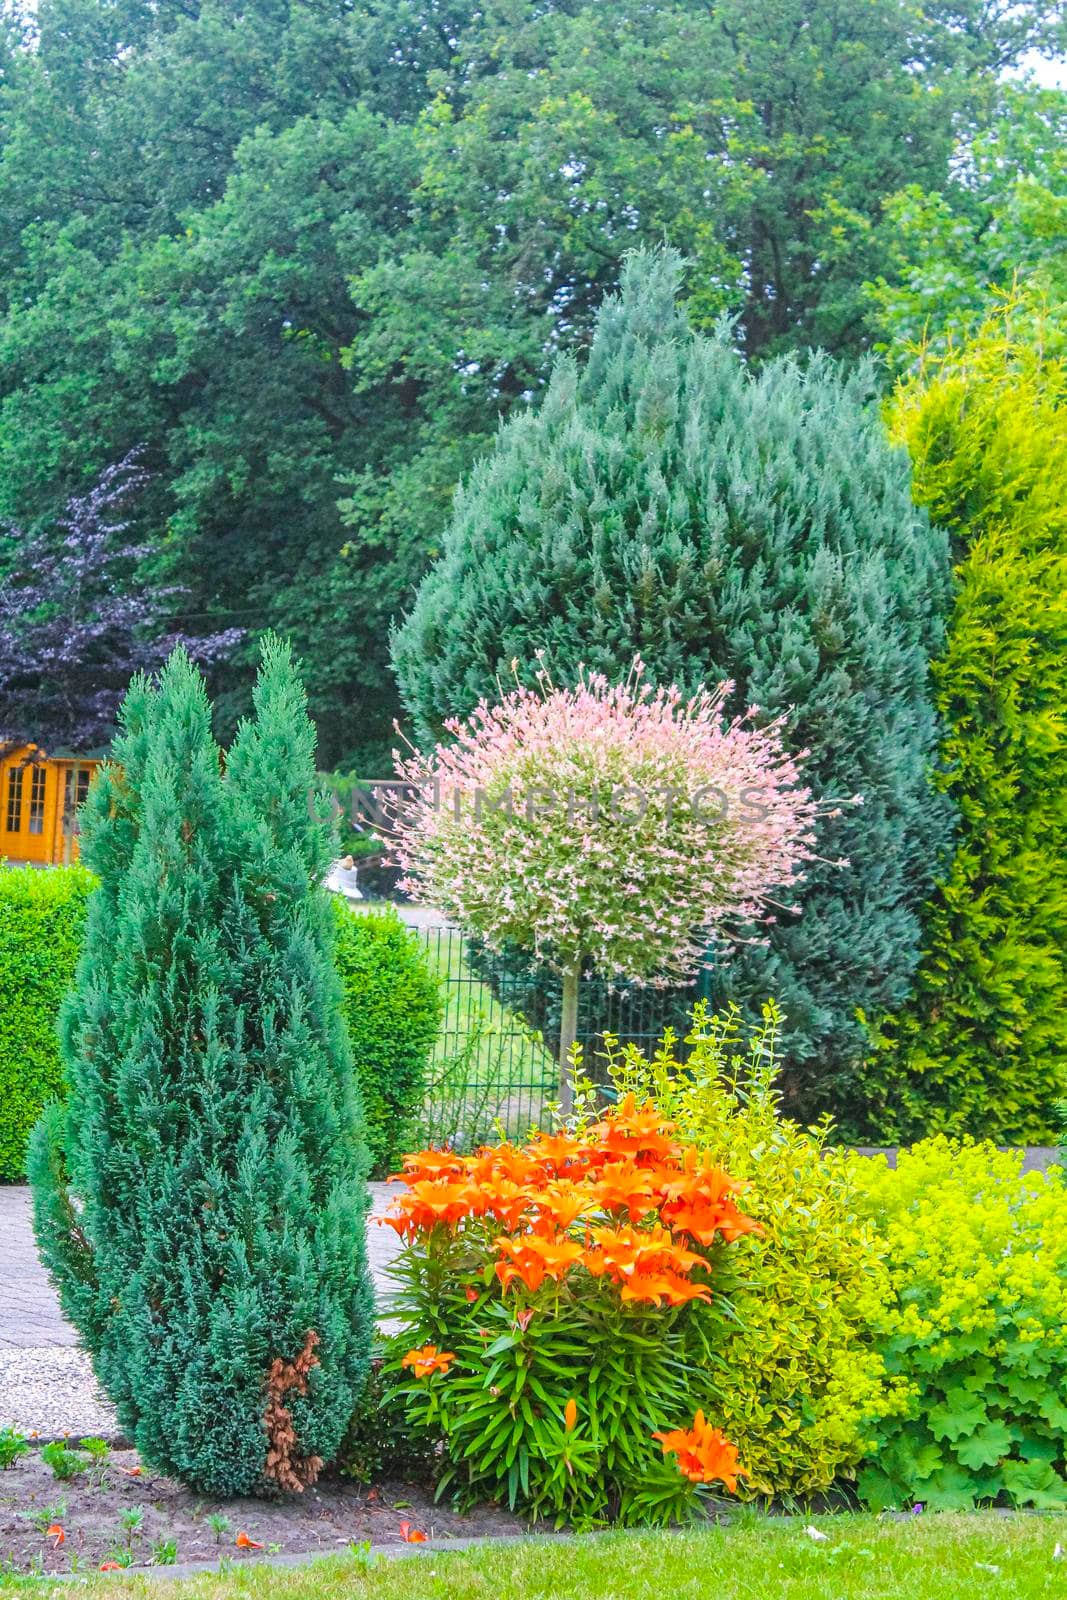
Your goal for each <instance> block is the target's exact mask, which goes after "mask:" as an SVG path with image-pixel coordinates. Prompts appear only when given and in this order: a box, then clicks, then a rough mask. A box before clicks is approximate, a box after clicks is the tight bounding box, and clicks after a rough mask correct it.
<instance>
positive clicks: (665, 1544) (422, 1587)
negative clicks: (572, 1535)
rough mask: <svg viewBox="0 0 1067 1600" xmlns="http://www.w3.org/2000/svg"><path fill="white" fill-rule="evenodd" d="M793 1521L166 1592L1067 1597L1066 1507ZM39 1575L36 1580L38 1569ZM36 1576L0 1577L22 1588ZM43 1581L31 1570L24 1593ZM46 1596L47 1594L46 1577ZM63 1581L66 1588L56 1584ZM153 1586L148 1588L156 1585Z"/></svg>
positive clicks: (114, 1596) (184, 1598)
mask: <svg viewBox="0 0 1067 1600" xmlns="http://www.w3.org/2000/svg"><path fill="white" fill-rule="evenodd" d="M816 1521H817V1526H818V1527H819V1528H820V1529H821V1530H822V1531H824V1532H825V1533H826V1534H827V1535H828V1537H827V1539H826V1540H825V1541H820V1542H817V1541H815V1540H813V1539H812V1538H811V1537H810V1535H809V1534H808V1533H807V1532H806V1531H805V1524H804V1522H803V1520H799V1521H797V1520H790V1521H777V1522H776V1521H769V1520H766V1519H764V1518H762V1517H759V1516H757V1515H755V1514H748V1515H746V1514H744V1513H742V1515H741V1518H740V1520H739V1522H738V1523H737V1525H735V1526H734V1527H732V1528H728V1529H715V1530H712V1531H710V1532H700V1533H686V1534H651V1533H650V1534H603V1535H599V1536H593V1537H589V1538H584V1539H577V1540H567V1541H563V1540H561V1541H559V1542H558V1543H557V1542H554V1541H553V1540H551V1539H544V1540H542V1539H538V1540H522V1541H519V1542H516V1543H515V1544H513V1545H504V1546H501V1545H496V1546H492V1547H484V1548H481V1549H474V1550H470V1551H467V1552H461V1553H454V1554H451V1555H447V1554H445V1553H444V1552H441V1553H440V1554H439V1553H438V1552H436V1551H434V1550H432V1549H427V1550H421V1551H420V1553H419V1554H418V1555H417V1556H413V1557H411V1558H410V1559H403V1560H385V1559H384V1558H376V1557H371V1558H369V1559H368V1558H362V1557H360V1556H359V1555H350V1556H340V1557H331V1558H330V1559H329V1560H327V1561H322V1562H318V1563H316V1564H315V1565H314V1566H311V1567H302V1568H295V1569H270V1568H267V1567H262V1566H261V1567H256V1566H252V1565H250V1566H247V1567H244V1568H241V1569H237V1570H233V1571H230V1572H228V1573H225V1574H223V1575H216V1574H205V1575H202V1576H199V1577H196V1578H191V1579H185V1580H179V1581H176V1582H174V1583H173V1584H171V1583H168V1584H167V1585H166V1588H165V1590H164V1591H162V1593H163V1594H164V1595H165V1596H166V1600H238V1597H240V1596H248V1597H249V1600H985V1597H987V1596H991V1597H995V1600H1014V1597H1018V1600H1023V1597H1026V1600H1030V1597H1031V1596H1038V1595H1041V1596H1048V1597H1050V1600H1052V1597H1059V1600H1063V1597H1064V1596H1065V1595H1067V1557H1062V1558H1060V1559H1057V1558H1056V1557H1055V1556H1054V1551H1055V1548H1056V1545H1057V1543H1059V1544H1060V1545H1061V1546H1063V1547H1064V1548H1067V1516H1055V1517H1045V1516H1025V1515H1013V1516H1006V1517H1003V1516H994V1515H989V1514H987V1515H978V1516H972V1515H958V1516H953V1515H947V1514H946V1515H941V1516H923V1517H914V1518H909V1519H907V1520H906V1521H903V1522H880V1521H878V1520H877V1519H876V1518H874V1517H870V1516H855V1517H849V1516H839V1517H832V1518H829V1517H828V1518H819V1519H816ZM45 1582H46V1584H48V1580H45ZM146 1586H147V1587H151V1586H152V1580H151V1579H150V1578H144V1577H137V1578H133V1577H130V1578H121V1579H113V1578H94V1579H92V1580H91V1581H90V1584H89V1592H90V1594H91V1595H92V1597H93V1600H119V1597H121V1596H130V1595H131V1594H133V1595H138V1594H143V1593H144V1592H145V1589H146ZM32 1587H34V1580H28V1579H22V1580H17V1581H9V1582H8V1584H7V1586H5V1584H4V1581H3V1580H2V1579H0V1594H13V1595H14V1594H18V1595H19V1596H23V1595H25V1593H26V1590H27V1589H28V1588H32ZM43 1587H44V1585H42V1584H41V1581H40V1580H36V1589H35V1592H37V1593H40V1592H41V1590H42V1588H43ZM49 1587H50V1591H51V1593H53V1594H57V1593H59V1588H58V1586H56V1585H55V1584H54V1582H52V1583H50V1584H49ZM64 1592H70V1591H69V1589H67V1588H66V1586H64ZM155 1592H156V1593H157V1594H158V1593H159V1591H158V1590H156V1591H155Z"/></svg>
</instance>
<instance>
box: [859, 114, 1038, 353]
mask: <svg viewBox="0 0 1067 1600" xmlns="http://www.w3.org/2000/svg"><path fill="white" fill-rule="evenodd" d="M884 236H885V239H886V256H887V275H884V276H881V277H879V278H878V280H877V281H876V282H874V283H872V284H870V285H868V291H867V292H868V295H869V298H870V300H871V302H872V305H873V306H874V308H875V315H876V317H877V319H878V321H879V323H880V324H881V326H882V328H883V330H884V333H885V335H886V340H885V343H884V345H883V348H884V349H885V350H886V353H887V354H888V356H889V358H890V360H891V362H892V363H893V364H894V365H896V366H897V367H902V366H906V365H907V364H908V362H909V361H912V360H914V358H915V353H916V350H917V349H918V347H919V346H920V345H921V346H922V347H923V348H925V349H926V350H928V351H930V350H936V351H939V352H943V351H944V350H945V349H946V347H947V345H948V343H949V342H950V341H952V340H953V339H956V340H958V339H959V338H961V337H966V336H967V335H968V333H970V332H972V331H973V330H974V328H975V326H976V325H977V324H978V323H981V322H982V320H983V319H984V318H985V316H986V315H987V314H988V312H989V309H990V304H991V301H992V300H993V299H994V298H995V297H996V296H997V295H998V294H999V295H1005V294H1008V293H1010V291H1011V290H1012V287H1013V285H1014V284H1015V283H1016V282H1017V281H1020V282H1023V283H1026V284H1028V285H1031V286H1032V288H1033V290H1034V291H1035V293H1034V294H1033V295H1032V296H1031V297H1030V298H1029V299H1026V298H1024V299H1022V300H1018V301H1016V303H1015V305H1014V307H1013V310H1012V323H1013V326H1014V327H1015V328H1016V330H1019V329H1021V326H1022V319H1023V317H1024V315H1025V311H1026V307H1027V305H1030V306H1044V305H1045V304H1046V303H1047V304H1051V305H1064V304H1065V303H1067V91H1064V90H1062V89H1047V90H1033V89H1026V90H1020V89H1018V88H1017V87H1015V86H1012V85H1006V86H1004V87H1003V88H1002V89H1001V91H1000V94H999V96H998V99H997V103H996V105H995V107H994V113H993V116H992V117H991V118H990V120H989V122H988V123H987V124H985V125H983V126H982V127H980V128H979V129H978V130H976V132H975V134H974V136H973V137H972V138H971V139H969V140H968V141H966V142H965V143H964V144H963V146H962V148H961V150H960V152H959V154H958V156H957V159H956V162H955V164H954V167H953V172H952V175H951V179H950V182H949V183H948V184H947V185H946V186H945V188H944V189H942V190H938V191H934V192H930V191H927V190H924V189H923V188H922V187H921V186H920V185H919V184H917V183H910V184H908V186H907V187H906V188H904V189H902V190H901V191H900V192H899V194H896V195H893V196H892V197H891V198H890V200H889V201H888V202H887V203H886V229H885V230H884ZM1040 320H1041V328H1040V340H1041V342H1042V344H1043V346H1044V347H1045V348H1046V349H1047V348H1048V344H1049V341H1050V339H1054V338H1057V337H1059V336H1060V335H1059V333H1058V332H1057V329H1056V327H1055V326H1054V324H1053V323H1052V322H1050V320H1049V318H1048V317H1047V315H1045V314H1044V311H1042V313H1041V318H1040ZM1033 336H1034V337H1036V330H1035V334H1034V335H1033Z"/></svg>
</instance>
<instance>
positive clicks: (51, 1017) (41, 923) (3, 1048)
mask: <svg viewBox="0 0 1067 1600" xmlns="http://www.w3.org/2000/svg"><path fill="white" fill-rule="evenodd" d="M92 887H93V878H92V874H91V873H89V872H87V871H86V870H85V868H84V867H53V868H50V869H48V870H44V871H38V870H37V869H36V868H35V867H8V868H0V1182H7V1183H18V1182H19V1181H21V1179H22V1178H23V1176H24V1175H25V1170H26V1168H25V1162H26V1141H27V1139H28V1138H29V1136H30V1129H31V1128H32V1127H33V1125H34V1123H35V1122H36V1121H37V1118H38V1117H39V1116H40V1114H41V1109H42V1107H43V1106H44V1105H45V1103H46V1102H47V1101H48V1100H51V1099H52V1098H53V1096H55V1095H58V1094H59V1093H60V1090H61V1088H62V1083H63V1072H62V1068H61V1066H60V1060H59V1038H58V1036H57V1033H56V1022H57V1019H58V1017H59V1004H60V1001H61V1000H62V998H63V996H64V994H65V993H66V992H67V990H68V989H69V988H70V986H71V983H72V982H73V980H74V968H75V965H76V964H77V960H78V950H79V948H80V946H81V939H82V932H83V929H84V927H85V907H86V904H87V902H88V899H89V893H90V891H91V889H92Z"/></svg>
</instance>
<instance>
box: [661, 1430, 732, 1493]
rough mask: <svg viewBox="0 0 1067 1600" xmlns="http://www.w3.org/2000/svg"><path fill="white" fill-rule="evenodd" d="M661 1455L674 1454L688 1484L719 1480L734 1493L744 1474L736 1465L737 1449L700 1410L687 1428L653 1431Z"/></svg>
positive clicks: (717, 1481)
mask: <svg viewBox="0 0 1067 1600" xmlns="http://www.w3.org/2000/svg"><path fill="white" fill-rule="evenodd" d="M652 1437H653V1439H658V1440H659V1442H660V1444H661V1445H662V1446H663V1453H664V1455H674V1456H677V1457H678V1470H679V1472H681V1473H682V1474H683V1475H684V1476H685V1477H687V1478H688V1479H689V1480H690V1481H691V1482H692V1483H723V1484H725V1485H726V1487H727V1489H729V1491H730V1493H731V1494H733V1493H735V1491H736V1489H737V1480H738V1478H743V1477H746V1476H747V1474H746V1473H745V1471H744V1469H743V1468H741V1467H739V1466H738V1464H737V1450H736V1448H735V1447H734V1446H733V1445H732V1444H731V1443H730V1442H729V1440H728V1439H727V1438H726V1437H725V1436H724V1435H723V1434H722V1433H721V1432H720V1430H719V1429H718V1428H713V1427H711V1426H710V1424H709V1423H707V1422H706V1421H705V1420H704V1413H703V1411H698V1412H697V1414H696V1416H695V1417H694V1418H693V1426H692V1427H691V1428H675V1429H673V1430H672V1431H671V1432H670V1433H654V1434H653V1435H652Z"/></svg>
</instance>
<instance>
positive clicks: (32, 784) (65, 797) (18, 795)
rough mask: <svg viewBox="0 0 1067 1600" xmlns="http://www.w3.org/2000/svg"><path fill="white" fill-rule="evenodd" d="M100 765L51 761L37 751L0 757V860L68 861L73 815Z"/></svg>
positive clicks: (72, 853)
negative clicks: (0, 857)
mask: <svg viewBox="0 0 1067 1600" xmlns="http://www.w3.org/2000/svg"><path fill="white" fill-rule="evenodd" d="M98 765H99V762H97V761H92V760H83V761H75V760H66V759H52V758H50V757H48V756H45V755H43V754H42V753H41V752H40V751H39V750H38V748H37V746H36V745H23V746H22V747H21V748H20V749H17V750H8V751H6V752H5V753H4V754H3V755H0V856H6V857H7V859H8V860H9V861H37V862H41V863H42V864H43V863H49V862H61V861H73V860H75V859H76V858H77V854H78V842H77V837H76V834H75V831H74V829H73V826H72V821H73V809H74V806H75V805H76V803H77V802H78V801H79V800H81V799H84V797H85V790H86V788H87V787H88V783H89V778H90V777H91V775H92V773H93V771H94V770H95V768H96V767H97V766H98Z"/></svg>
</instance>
